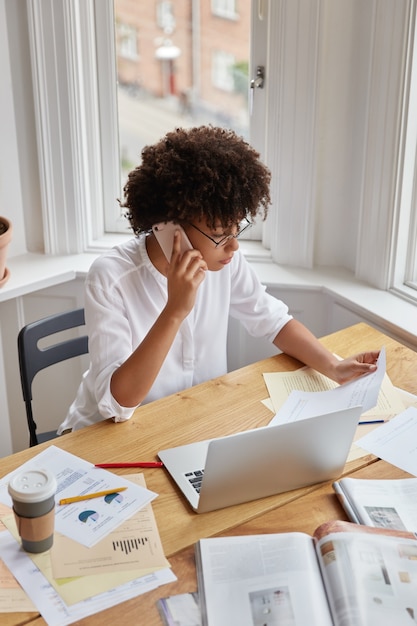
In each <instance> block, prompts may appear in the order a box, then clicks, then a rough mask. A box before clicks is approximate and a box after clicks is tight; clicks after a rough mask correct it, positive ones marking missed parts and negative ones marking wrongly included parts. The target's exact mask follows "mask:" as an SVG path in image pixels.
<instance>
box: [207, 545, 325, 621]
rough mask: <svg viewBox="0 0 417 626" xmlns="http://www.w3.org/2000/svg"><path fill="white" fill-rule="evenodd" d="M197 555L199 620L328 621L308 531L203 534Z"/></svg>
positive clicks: (318, 571)
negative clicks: (236, 534)
mask: <svg viewBox="0 0 417 626" xmlns="http://www.w3.org/2000/svg"><path fill="white" fill-rule="evenodd" d="M196 559H197V578H198V589H199V596H200V603H201V609H202V614H203V624H206V625H208V626H230V624H239V626H273V625H275V624H280V626H311V625H312V624H320V626H330V625H331V624H332V621H331V618H330V613H329V609H328V605H327V600H326V595H325V592H324V589H323V585H322V581H321V576H320V570H319V567H318V564H317V558H316V555H315V552H314V542H313V540H312V538H311V537H309V536H308V535H304V534H302V533H282V534H271V535H250V536H242V537H215V538H210V539H202V540H201V541H200V542H199V543H198V544H197V546H196Z"/></svg>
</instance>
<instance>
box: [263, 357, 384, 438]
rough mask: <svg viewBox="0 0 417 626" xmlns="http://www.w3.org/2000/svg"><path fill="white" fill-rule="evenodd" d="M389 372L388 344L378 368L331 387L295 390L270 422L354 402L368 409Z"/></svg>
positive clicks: (285, 420)
mask: <svg viewBox="0 0 417 626" xmlns="http://www.w3.org/2000/svg"><path fill="white" fill-rule="evenodd" d="M385 372H386V356H385V348H382V349H381V352H380V355H379V358H378V367H377V369H376V370H375V372H372V373H371V374H366V375H365V376H361V377H359V378H356V379H355V380H352V381H350V382H348V383H345V384H344V385H339V386H338V387H335V388H334V389H329V390H328V391H292V392H291V393H290V395H289V396H288V399H287V400H286V402H284V404H283V405H282V407H281V408H280V410H279V411H278V412H277V413H276V414H275V416H274V417H273V418H272V420H271V421H270V423H269V425H270V426H272V425H275V424H285V423H287V422H294V421H296V420H301V419H307V418H309V417H314V416H316V415H320V414H322V413H331V412H332V411H338V410H340V409H345V408H349V407H353V406H362V408H363V411H362V413H364V412H366V411H368V410H369V409H371V408H372V407H374V406H375V405H376V404H377V402H378V395H379V390H380V388H381V384H382V380H383V378H384V376H385Z"/></svg>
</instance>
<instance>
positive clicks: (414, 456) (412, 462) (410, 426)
mask: <svg viewBox="0 0 417 626" xmlns="http://www.w3.org/2000/svg"><path fill="white" fill-rule="evenodd" d="M356 444H357V445H358V446H360V447H361V448H363V449H364V450H368V452H371V453H372V454H375V456H377V457H379V458H380V459H383V460H384V461H388V463H391V464H392V465H396V466H397V467H399V468H400V469H402V470H404V471H406V472H409V473H410V474H413V475H414V476H417V408H415V407H413V406H411V407H409V408H408V409H406V410H405V411H403V412H402V413H400V414H399V415H397V416H396V417H393V418H392V419H391V420H390V421H389V422H387V423H386V424H382V425H381V426H380V427H379V428H377V429H375V430H373V431H372V432H370V433H368V434H367V435H365V436H364V437H362V438H361V439H358V440H357V441H356Z"/></svg>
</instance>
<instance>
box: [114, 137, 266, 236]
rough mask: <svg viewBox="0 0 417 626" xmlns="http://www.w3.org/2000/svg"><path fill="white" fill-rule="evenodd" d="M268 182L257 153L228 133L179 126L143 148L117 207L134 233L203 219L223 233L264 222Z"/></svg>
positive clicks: (242, 140) (241, 140)
mask: <svg viewBox="0 0 417 626" xmlns="http://www.w3.org/2000/svg"><path fill="white" fill-rule="evenodd" d="M270 180H271V174H270V171H269V169H268V168H267V167H266V166H265V165H264V164H263V163H262V162H261V161H260V159H259V153H258V152H256V150H254V149H253V148H252V147H251V146H250V145H249V144H248V143H247V142H246V141H244V139H243V138H241V137H238V136H237V135H236V134H235V133H234V132H233V131H232V130H227V129H224V128H217V127H213V126H199V127H196V128H191V129H184V128H177V129H176V130H175V131H172V132H169V133H168V134H167V135H166V136H165V137H164V138H163V139H161V140H160V141H159V142H158V143H156V144H155V145H151V146H146V147H145V148H144V149H143V150H142V163H141V165H139V166H138V167H136V168H135V169H134V170H133V171H132V172H130V174H129V176H128V179H127V182H126V185H125V187H124V197H125V201H124V202H123V203H121V206H122V207H124V208H126V209H127V212H126V217H127V218H128V220H129V222H130V225H131V228H132V229H133V232H134V233H135V234H136V235H139V234H140V233H142V232H149V231H150V230H151V228H152V225H153V224H156V223H158V222H166V221H174V222H182V221H183V222H192V221H193V220H200V219H205V220H206V221H207V225H208V226H209V227H210V228H215V226H216V225H217V226H218V225H219V223H220V224H221V225H222V226H223V227H224V228H225V229H227V228H230V227H232V226H235V225H236V224H238V223H239V222H241V221H242V220H243V219H244V218H245V217H248V218H252V219H253V218H254V217H255V216H256V215H257V214H258V213H259V214H261V215H262V217H263V218H264V219H265V217H266V215H267V212H268V206H269V204H270V192H269V184H270Z"/></svg>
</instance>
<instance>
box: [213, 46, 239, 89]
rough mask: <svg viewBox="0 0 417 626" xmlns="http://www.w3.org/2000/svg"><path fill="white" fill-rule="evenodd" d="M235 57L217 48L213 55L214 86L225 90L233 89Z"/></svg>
mask: <svg viewBox="0 0 417 626" xmlns="http://www.w3.org/2000/svg"><path fill="white" fill-rule="evenodd" d="M234 65H235V57H234V56H233V55H232V54H229V53H228V52H223V51H220V50H217V51H215V52H213V56H212V74H211V76H212V82H213V85H214V87H217V89H222V90H223V91H233V89H234V82H233V73H232V72H233V67H234Z"/></svg>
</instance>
